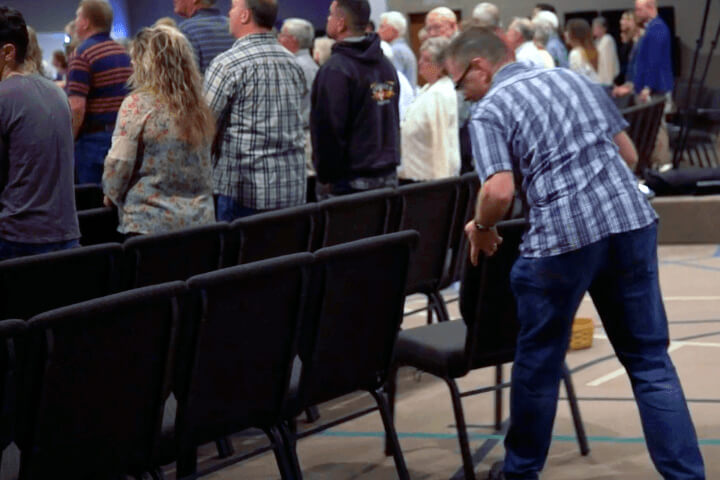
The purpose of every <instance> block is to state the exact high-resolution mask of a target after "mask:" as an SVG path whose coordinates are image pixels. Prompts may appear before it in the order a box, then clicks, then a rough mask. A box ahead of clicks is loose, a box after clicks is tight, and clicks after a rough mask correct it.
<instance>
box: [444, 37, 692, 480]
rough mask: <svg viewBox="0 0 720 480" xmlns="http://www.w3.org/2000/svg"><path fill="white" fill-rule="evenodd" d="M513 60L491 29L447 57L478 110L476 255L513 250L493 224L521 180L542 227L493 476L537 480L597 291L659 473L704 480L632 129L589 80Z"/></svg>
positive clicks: (527, 278)
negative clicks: (577, 331)
mask: <svg viewBox="0 0 720 480" xmlns="http://www.w3.org/2000/svg"><path fill="white" fill-rule="evenodd" d="M506 53H507V52H506V46H505V44H504V43H503V42H502V41H501V40H500V39H499V38H498V37H497V36H495V35H494V34H493V33H492V32H490V31H488V30H482V29H470V30H468V31H465V32H463V33H462V34H461V35H460V36H459V37H458V38H456V39H455V40H454V41H453V43H452V44H451V45H450V47H449V51H448V55H447V58H448V61H447V67H448V70H449V72H450V74H451V75H452V78H453V80H454V81H455V83H456V88H457V89H462V90H463V91H464V93H465V96H466V98H468V100H472V101H477V102H478V103H477V104H476V105H475V106H474V107H473V113H472V116H471V120H470V122H471V123H470V128H471V136H472V140H473V151H474V155H475V158H476V159H477V171H478V174H479V175H480V179H481V180H482V188H481V189H480V193H479V197H478V205H477V209H476V213H475V217H474V219H473V220H472V221H471V222H469V223H468V225H467V226H466V228H465V232H466V234H467V236H468V238H469V240H470V245H471V261H472V262H473V263H477V258H478V254H479V252H480V251H483V252H484V253H485V254H486V255H492V254H493V253H494V252H495V251H496V250H497V246H498V245H499V244H500V243H501V242H502V238H500V237H499V236H498V234H497V231H496V229H495V228H494V225H495V224H496V223H497V222H498V221H500V220H501V219H502V218H503V217H504V216H505V214H506V212H507V211H508V208H509V207H510V205H511V203H512V200H513V196H514V194H515V186H516V184H517V185H518V186H519V192H518V193H519V195H521V198H522V200H523V201H524V205H525V215H526V218H527V220H528V223H529V227H528V230H527V231H526V232H525V235H524V237H523V243H522V245H521V247H520V250H521V252H520V253H521V256H520V258H519V259H518V260H517V262H516V263H515V265H514V266H513V269H512V273H511V278H510V281H511V285H512V289H513V292H514V294H515V297H516V301H517V307H518V309H517V311H518V319H519V322H520V334H519V337H518V343H517V353H516V356H515V362H514V364H513V371H512V393H511V398H510V402H511V403H510V406H511V414H510V429H509V431H508V433H507V436H506V438H505V447H506V456H505V462H504V467H503V472H495V471H493V472H491V478H508V479H511V478H512V479H516V478H517V479H537V478H538V474H539V472H540V470H541V469H542V467H543V465H544V463H545V460H546V457H547V453H548V449H549V447H550V440H551V436H552V428H553V422H554V418H555V412H556V407H557V399H558V389H559V382H560V377H561V365H562V362H563V360H564V357H565V352H566V351H567V349H568V344H569V340H570V330H571V325H572V320H573V317H574V314H575V312H576V310H577V308H578V306H579V304H580V301H581V299H582V297H583V296H584V295H585V292H586V291H589V292H590V296H591V297H592V299H593V302H594V303H595V306H596V308H597V311H598V313H599V314H600V317H601V319H602V321H603V325H604V327H605V330H606V332H607V334H608V337H609V338H610V341H611V342H612V345H613V347H614V349H615V352H616V354H617V355H618V358H619V359H620V361H621V362H622V364H623V365H624V366H625V368H626V370H627V372H628V374H629V376H630V380H631V383H632V387H633V392H634V394H635V399H636V402H637V405H638V409H639V411H640V418H641V421H642V425H643V430H644V432H645V438H646V441H647V445H648V449H649V451H650V456H651V457H652V460H653V462H654V463H655V467H656V468H657V470H658V471H659V472H660V473H661V474H662V475H663V477H664V478H672V479H681V478H682V479H703V478H705V474H704V466H703V460H702V457H701V455H700V450H699V448H698V442H697V437H696V434H695V429H694V427H693V424H692V420H691V419H690V414H689V412H688V408H687V404H686V401H685V397H684V395H683V391H682V388H681V386H680V382H679V380H678V376H677V373H676V372H675V368H674V366H673V364H672V361H671V360H670V357H669V356H668V353H667V347H668V343H669V340H668V339H669V337H668V325H667V318H666V316H665V310H664V306H663V302H662V296H661V293H660V287H659V282H658V263H657V218H656V215H655V213H654V212H653V209H652V207H651V206H650V205H649V203H648V202H647V200H646V199H645V198H644V196H643V195H642V194H641V193H640V191H639V190H638V188H637V182H636V180H635V178H634V176H633V174H632V172H631V171H630V169H629V168H628V167H627V165H626V163H630V164H632V163H634V162H635V161H636V158H637V153H636V152H635V148H634V146H633V144H632V141H631V140H630V139H629V137H628V136H627V134H626V133H625V132H624V131H623V129H624V128H626V127H627V123H626V122H625V120H623V118H622V116H621V115H620V114H619V112H618V111H617V109H616V108H615V106H614V105H613V103H612V101H611V100H610V99H609V98H608V96H607V95H606V94H605V93H604V91H603V90H602V89H601V88H600V87H598V86H596V85H595V84H593V83H591V82H589V81H588V80H587V79H585V78H584V77H582V76H580V75H577V74H575V73H573V72H571V71H569V70H567V69H536V68H533V67H528V66H525V65H522V64H519V63H507V60H506V58H507V56H506ZM494 470H495V469H494ZM495 473H497V476H495ZM579 476H582V475H579Z"/></svg>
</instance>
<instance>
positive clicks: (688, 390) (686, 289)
mask: <svg viewBox="0 0 720 480" xmlns="http://www.w3.org/2000/svg"><path fill="white" fill-rule="evenodd" d="M659 252H660V259H661V267H660V273H661V283H662V289H663V294H664V297H665V305H666V309H667V312H668V318H669V321H670V332H671V337H672V340H673V342H672V345H671V347H670V351H671V355H672V358H673V360H674V362H675V364H676V367H677V369H678V372H679V374H680V377H681V380H682V383H683V386H684V388H685V394H686V397H687V398H688V403H689V407H690V411H691V413H692V416H693V419H694V421H695V425H696V428H697V431H698V436H699V438H700V442H701V449H702V453H703V456H704V458H705V462H706V469H707V478H708V479H714V478H720V381H719V380H718V378H719V377H720V247H718V246H716V245H702V246H691V247H690V246H667V247H661V248H660V250H659ZM444 293H445V297H446V298H447V299H452V298H454V297H456V296H457V293H456V292H455V291H453V290H452V289H449V290H448V291H446V292H444ZM423 303H424V300H423V299H422V298H421V297H419V296H413V297H411V298H409V299H408V303H407V307H406V311H411V310H413V309H415V308H417V307H418V306H422V305H423ZM450 310H451V314H452V315H453V317H457V316H458V313H457V304H456V303H451V304H450ZM579 315H580V316H589V317H592V318H593V319H594V323H595V327H596V329H595V335H594V343H593V347H592V348H590V349H587V350H581V351H575V352H570V353H569V354H568V357H567V361H568V364H569V365H570V367H571V369H573V370H574V374H573V379H574V383H575V387H576V389H577V394H578V397H579V398H580V408H581V411H582V415H583V420H584V423H585V428H586V430H587V433H588V435H589V437H590V438H589V440H590V446H591V453H590V455H589V456H587V457H581V456H580V454H579V451H578V448H577V444H576V442H575V438H574V436H573V434H574V431H573V428H572V422H571V420H570V413H569V409H568V407H567V403H566V402H564V401H563V402H561V404H560V405H559V408H558V415H557V420H556V422H555V431H554V438H553V443H552V446H551V449H550V455H549V458H548V463H547V466H546V468H545V471H544V473H543V478H546V479H552V480H565V479H567V480H570V479H572V480H577V479H584V480H601V479H603V480H611V479H625V480H635V479H637V480H647V479H653V478H659V476H658V475H657V473H656V472H655V470H654V469H653V467H652V465H651V463H650V458H649V456H648V454H647V450H646V448H645V444H644V440H643V435H642V430H641V427H640V422H639V418H638V414H637V409H636V407H635V403H634V401H633V400H632V394H631V390H630V386H629V382H628V380H627V376H626V375H625V374H624V372H623V371H622V369H621V367H620V364H619V363H618V361H617V360H616V359H615V358H614V357H612V356H611V355H612V349H611V347H610V346H609V343H608V341H607V339H606V337H605V335H604V332H603V330H602V326H601V324H600V322H599V319H598V316H597V313H596V312H595V310H594V308H593V306H592V303H591V302H590V300H589V299H586V300H585V301H583V303H582V305H581V308H580V312H579ZM424 322H425V316H424V314H423V313H421V314H416V315H413V316H409V317H407V318H406V319H405V322H404V324H403V327H412V326H416V325H421V324H423V323H424ZM605 357H610V358H608V359H605V360H602V361H599V362H597V360H598V359H604V358H605ZM509 372H510V367H509V366H508V367H506V375H509ZM400 377H401V378H400V384H399V397H398V403H397V416H396V427H397V429H398V432H400V442H401V445H402V449H403V452H404V454H405V459H406V461H407V464H408V467H409V469H410V472H411V476H412V478H413V479H427V480H431V479H432V480H435V479H437V480H440V479H459V478H462V473H461V470H460V455H459V450H458V444H457V439H456V434H455V428H454V425H453V424H454V422H453V417H452V410H451V405H450V399H449V395H448V392H447V388H446V386H445V384H444V383H442V382H440V381H438V380H437V379H435V378H433V377H432V376H430V375H428V374H423V375H417V374H416V372H414V371H413V370H411V369H405V370H402V371H401V374H400ZM493 380H494V371H493V370H492V369H485V370H481V371H477V372H473V373H471V374H470V375H468V376H467V377H466V378H464V379H462V380H461V381H460V386H461V388H465V389H470V388H475V387H478V386H482V385H489V384H490V383H491V382H492V381H493ZM506 397H507V395H506ZM506 400H507V399H506ZM369 405H371V399H370V397H369V395H364V394H363V395H360V394H358V395H353V396H349V397H346V398H343V399H341V400H339V401H336V402H332V403H329V404H326V405H322V406H321V407H320V412H321V415H322V418H321V419H320V422H323V421H328V420H331V419H333V418H338V417H339V416H342V415H344V414H347V413H349V412H352V411H354V410H356V409H359V408H361V407H365V406H369ZM464 406H465V412H466V416H467V422H468V424H469V425H470V428H469V432H470V436H471V447H472V450H473V452H474V457H475V459H476V474H477V478H480V479H482V478H485V475H486V473H487V471H488V469H489V468H490V466H491V465H492V463H493V462H495V461H497V460H500V459H502V458H503V453H504V450H503V445H502V435H501V434H497V433H496V432H494V431H493V429H492V428H491V427H490V426H489V424H490V423H491V422H492V419H493V403H492V396H491V395H490V394H485V395H480V396H474V397H469V398H466V399H465V400H464ZM505 413H506V414H507V408H506V410H505ZM301 427H302V428H305V426H304V425H301ZM382 432H383V430H382V424H381V422H380V418H379V415H378V414H377V413H373V414H370V415H367V416H365V417H362V418H360V419H357V420H354V421H352V422H349V423H345V424H342V425H340V426H338V427H335V428H332V429H330V430H328V431H326V432H324V433H322V434H319V435H315V436H312V437H309V438H306V439H303V440H301V441H300V442H299V446H298V451H299V457H300V462H301V465H302V467H303V471H304V475H305V478H306V479H309V480H324V479H328V480H331V479H332V480H336V479H369V480H383V479H393V478H396V475H395V470H394V465H393V462H392V459H391V458H387V457H385V456H384V454H383V433H382ZM668 434H670V432H668ZM233 444H234V446H235V449H236V451H237V452H238V454H241V453H243V452H245V453H246V452H249V451H252V450H253V449H255V448H258V447H261V446H263V445H265V444H266V442H265V440H264V439H263V438H262V437H261V436H258V435H256V434H254V433H252V432H250V433H245V434H242V435H236V436H235V437H234V438H233ZM215 455H216V452H215V449H214V446H212V445H208V446H205V447H203V448H202V449H201V456H202V458H201V461H200V465H199V466H200V470H201V471H205V472H211V471H212V470H213V469H215V468H219V467H220V466H222V465H223V464H224V463H227V461H222V460H218V459H217V458H215ZM166 473H167V474H168V475H167V476H168V477H169V478H174V471H173V470H172V468H170V469H168V470H167V471H166ZM205 478H208V479H213V480H225V479H248V480H251V479H271V478H279V474H278V472H277V469H276V466H275V460H274V457H273V456H272V454H271V453H265V454H262V455H259V456H256V457H254V458H252V459H249V460H246V461H243V462H241V463H236V464H234V465H230V466H225V467H224V468H222V469H221V470H218V471H216V472H214V473H208V474H207V475H206V476H205Z"/></svg>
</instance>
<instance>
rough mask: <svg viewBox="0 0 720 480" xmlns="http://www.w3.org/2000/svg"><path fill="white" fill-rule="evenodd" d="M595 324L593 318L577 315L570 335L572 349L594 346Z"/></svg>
mask: <svg viewBox="0 0 720 480" xmlns="http://www.w3.org/2000/svg"><path fill="white" fill-rule="evenodd" d="M594 330H595V325H594V323H593V319H592V318H583V317H575V320H574V321H573V325H572V334H571V335H570V350H582V349H583V348H590V347H592V341H593V332H594Z"/></svg>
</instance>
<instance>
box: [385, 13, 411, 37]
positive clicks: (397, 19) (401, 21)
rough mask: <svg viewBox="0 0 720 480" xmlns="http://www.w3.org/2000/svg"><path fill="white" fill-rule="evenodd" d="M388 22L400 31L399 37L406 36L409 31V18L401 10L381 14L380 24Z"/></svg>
mask: <svg viewBox="0 0 720 480" xmlns="http://www.w3.org/2000/svg"><path fill="white" fill-rule="evenodd" d="M383 23H387V24H388V25H390V26H391V27H393V28H394V29H395V30H397V32H398V36H399V37H404V36H405V33H406V32H407V20H406V19H405V15H403V14H402V13H400V12H395V11H393V12H385V13H383V14H382V15H380V25H382V24H383Z"/></svg>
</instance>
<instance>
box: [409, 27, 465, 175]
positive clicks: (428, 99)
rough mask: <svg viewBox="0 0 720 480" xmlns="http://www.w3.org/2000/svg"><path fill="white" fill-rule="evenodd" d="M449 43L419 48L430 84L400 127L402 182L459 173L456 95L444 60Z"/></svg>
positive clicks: (422, 72) (422, 73) (423, 73)
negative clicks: (443, 56) (443, 53)
mask: <svg viewBox="0 0 720 480" xmlns="http://www.w3.org/2000/svg"><path fill="white" fill-rule="evenodd" d="M449 43H450V40H448V39H447V38H444V37H438V38H431V39H428V40H426V41H425V42H424V43H423V44H422V46H421V47H420V60H419V61H418V73H419V74H420V76H421V77H422V78H423V79H424V80H425V81H426V82H427V83H426V84H425V86H423V87H422V89H420V91H419V92H418V94H417V97H416V98H415V101H414V102H413V103H412V104H411V105H410V107H409V108H408V110H407V112H406V114H405V119H404V120H403V121H402V123H401V125H400V135H401V139H402V164H401V165H400V167H399V168H398V177H399V178H401V179H405V180H414V181H420V180H435V179H438V178H446V177H451V176H455V175H458V173H459V171H460V139H459V133H458V100H457V94H456V92H455V86H454V85H453V82H452V79H451V78H450V77H449V76H448V74H447V72H446V71H445V68H444V66H443V62H442V58H441V56H442V52H443V50H444V49H445V48H446V47H447V45H448V44H449Z"/></svg>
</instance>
